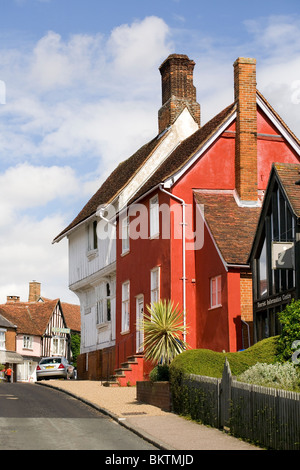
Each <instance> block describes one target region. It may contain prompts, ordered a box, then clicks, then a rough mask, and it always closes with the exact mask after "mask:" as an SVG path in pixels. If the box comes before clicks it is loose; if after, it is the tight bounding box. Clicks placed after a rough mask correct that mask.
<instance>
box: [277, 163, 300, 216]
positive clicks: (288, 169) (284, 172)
mask: <svg viewBox="0 0 300 470" xmlns="http://www.w3.org/2000/svg"><path fill="white" fill-rule="evenodd" d="M273 167H274V168H275V171H276V173H277V175H278V177H279V179H280V181H281V184H282V187H283V189H284V191H285V194H286V196H287V198H288V200H289V202H290V204H291V206H292V208H293V210H294V213H295V214H296V215H297V216H298V217H300V164H297V163H274V164H273ZM296 182H299V184H296Z"/></svg>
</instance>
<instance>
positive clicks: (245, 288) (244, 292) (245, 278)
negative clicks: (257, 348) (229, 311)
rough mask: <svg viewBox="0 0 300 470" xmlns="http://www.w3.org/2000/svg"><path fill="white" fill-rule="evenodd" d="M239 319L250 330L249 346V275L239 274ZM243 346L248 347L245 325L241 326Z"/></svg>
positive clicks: (250, 279) (251, 315)
mask: <svg viewBox="0 0 300 470" xmlns="http://www.w3.org/2000/svg"><path fill="white" fill-rule="evenodd" d="M240 286H241V319H242V320H243V321H244V322H246V323H248V325H249V329H250V344H253V293H252V275H251V273H250V272H249V273H241V277H240ZM242 328H243V335H244V340H245V343H246V344H245V345H244V346H248V331H247V327H246V325H243V326H242Z"/></svg>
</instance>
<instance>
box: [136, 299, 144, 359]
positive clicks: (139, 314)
mask: <svg viewBox="0 0 300 470" xmlns="http://www.w3.org/2000/svg"><path fill="white" fill-rule="evenodd" d="M143 315H144V296H143V295H139V296H138V297H137V298H136V352H137V353H140V352H142V351H143V349H144V348H143V342H144V332H143V331H142V330H140V324H141V322H142V320H143Z"/></svg>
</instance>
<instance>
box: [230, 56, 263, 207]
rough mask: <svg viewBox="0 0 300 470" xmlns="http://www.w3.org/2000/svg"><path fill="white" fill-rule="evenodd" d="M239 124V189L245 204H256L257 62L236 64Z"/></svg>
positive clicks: (237, 172) (240, 59)
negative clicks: (251, 202) (252, 202)
mask: <svg viewBox="0 0 300 470" xmlns="http://www.w3.org/2000/svg"><path fill="white" fill-rule="evenodd" d="M233 66H234V97H235V101H236V104H237V121H236V150H235V152H236V160H235V176H236V184H235V186H236V189H237V192H238V194H239V196H240V199H241V200H243V201H256V200H257V114H256V113H257V110H256V60H255V59H247V58H243V57H240V58H238V59H237V60H236V61H235V63H234V65H233Z"/></svg>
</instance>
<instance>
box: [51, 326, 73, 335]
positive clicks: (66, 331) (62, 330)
mask: <svg viewBox="0 0 300 470" xmlns="http://www.w3.org/2000/svg"><path fill="white" fill-rule="evenodd" d="M70 331H71V330H70V328H55V327H53V328H52V333H67V334H70Z"/></svg>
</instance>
